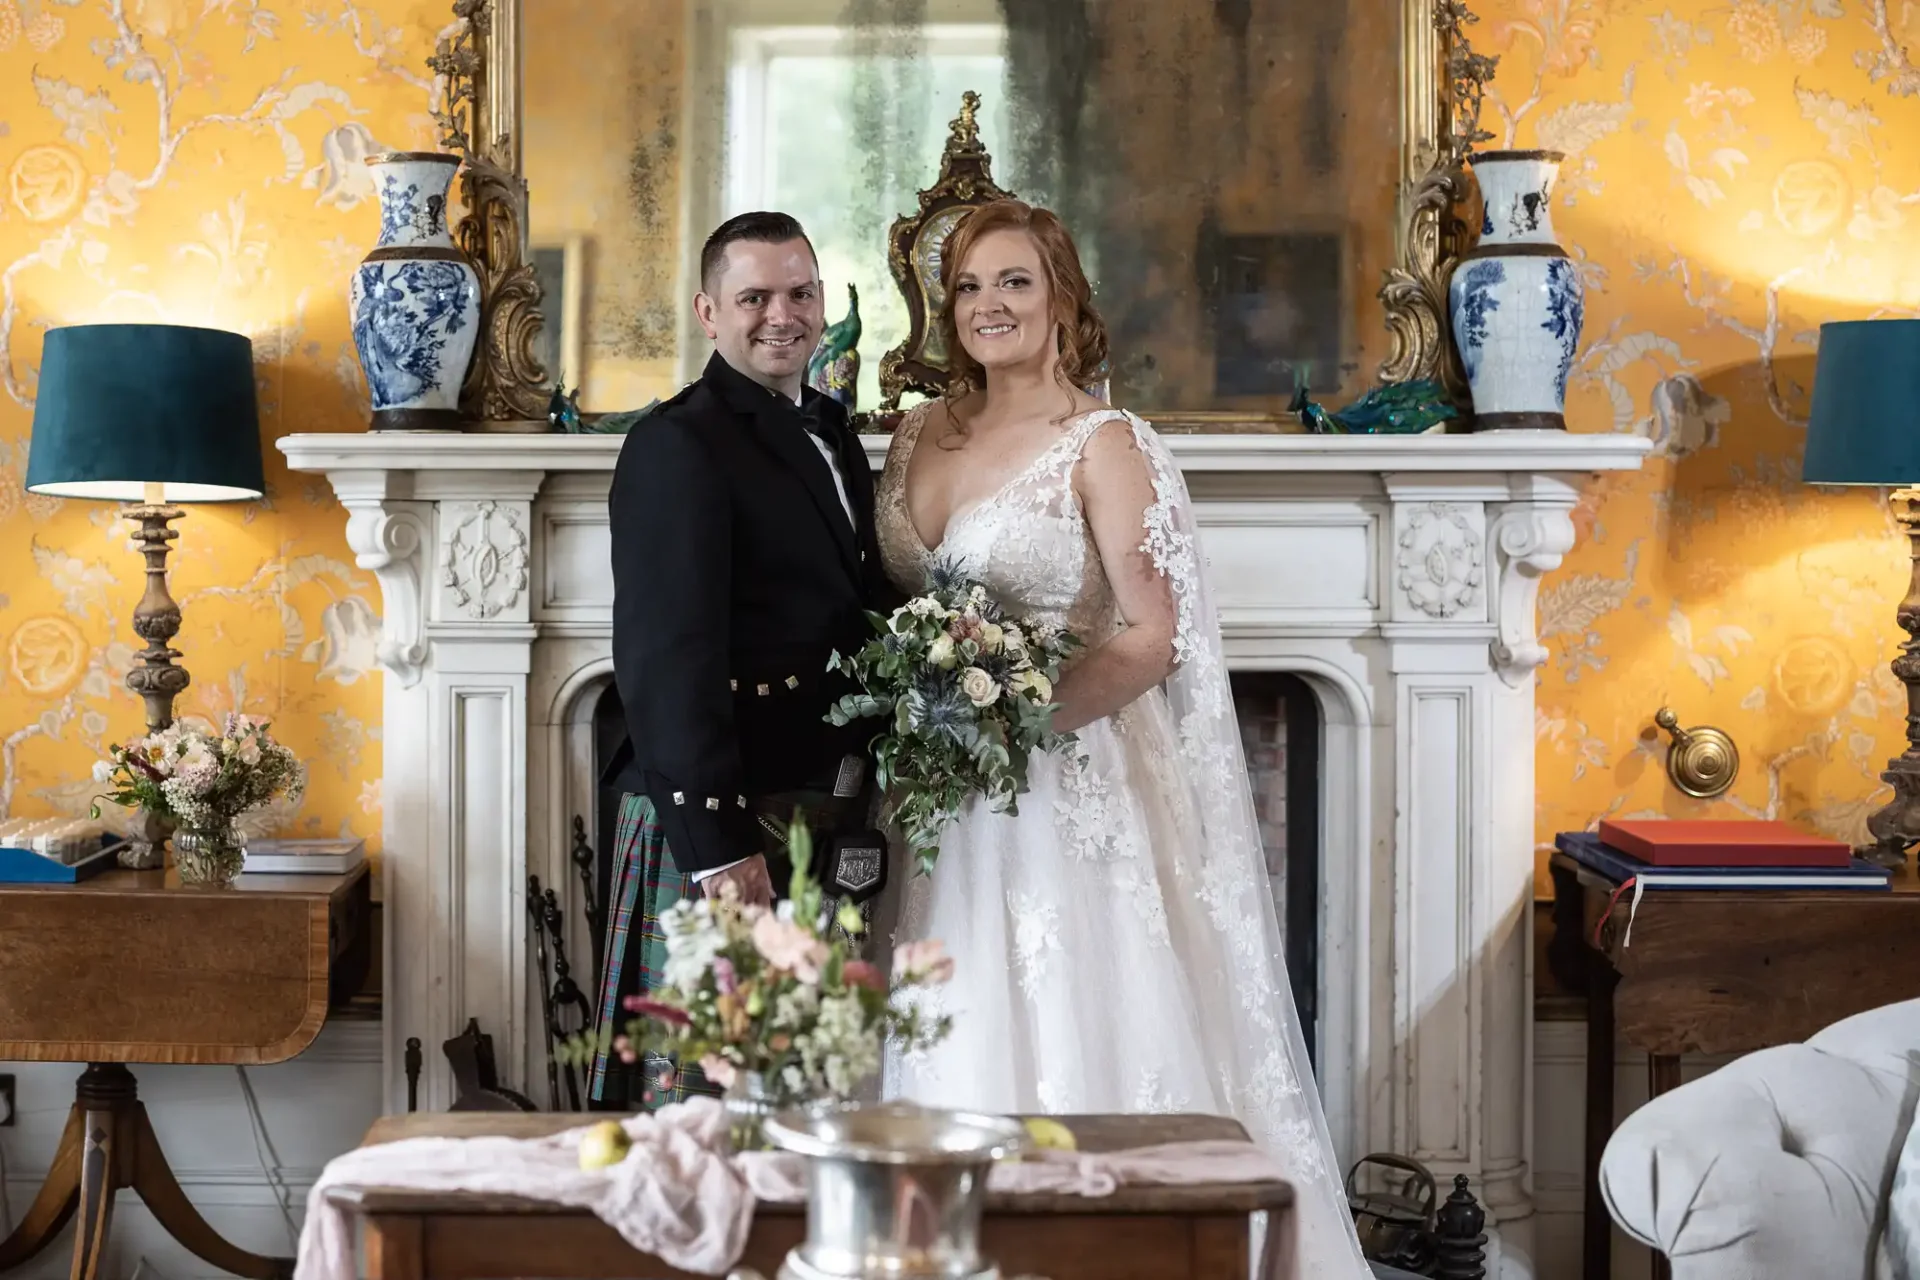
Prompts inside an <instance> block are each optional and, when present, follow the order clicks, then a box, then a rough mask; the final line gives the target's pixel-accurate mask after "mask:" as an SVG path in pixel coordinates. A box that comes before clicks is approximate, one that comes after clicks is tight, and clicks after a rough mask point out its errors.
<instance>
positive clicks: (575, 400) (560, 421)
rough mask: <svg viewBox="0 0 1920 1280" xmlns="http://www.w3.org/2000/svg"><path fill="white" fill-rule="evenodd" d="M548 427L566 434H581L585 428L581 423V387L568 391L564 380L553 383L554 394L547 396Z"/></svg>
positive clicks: (550, 429)
mask: <svg viewBox="0 0 1920 1280" xmlns="http://www.w3.org/2000/svg"><path fill="white" fill-rule="evenodd" d="M547 429H548V430H549V431H558V432H563V433H564V434H566V435H579V434H580V432H581V431H582V430H583V428H582V426H581V424H580V388H578V387H575V388H574V389H573V390H572V391H568V390H567V386H566V384H565V383H564V382H555V383H554V384H553V394H552V395H551V396H549V397H547Z"/></svg>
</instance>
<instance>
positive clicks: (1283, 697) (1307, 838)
mask: <svg viewBox="0 0 1920 1280" xmlns="http://www.w3.org/2000/svg"><path fill="white" fill-rule="evenodd" d="M1231 685H1232V689H1233V705H1234V710H1235V712H1236V713H1237V714H1238V716H1239V720H1240V741H1241V744H1242V745H1243V746H1244V748H1245V749H1246V753H1247V774H1248V777H1249V779H1250V780H1251V782H1252V784H1253V806H1254V811H1255V813H1256V814H1257V815H1258V816H1259V820H1260V841H1261V843H1262V844H1263V845H1264V846H1265V849H1266V855H1267V879H1268V883H1269V884H1270V885H1271V886H1272V889H1273V905H1274V910H1275V912H1276V914H1278V916H1279V917H1280V932H1281V936H1282V938H1283V940H1284V945H1285V949H1286V957H1287V978H1288V980H1289V981H1290V982H1291V983H1292V986H1293V1003H1294V1008H1295V1009H1296V1010H1297V1011H1298V1013H1299V1016H1300V1034H1301V1036H1302V1038H1304V1039H1305V1040H1306V1042H1307V1058H1308V1060H1309V1061H1310V1062H1312V1063H1313V1064H1314V1066H1315V1068H1316V1069H1317V1068H1318V1066H1319V1058H1318V1052H1319V1051H1318V1047H1317V1037H1316V1036H1315V1030H1316V1028H1317V1027H1318V1025H1319V1019H1320V1008H1319V991H1320V982H1319V976H1320V699H1319V698H1318V697H1317V696H1315V694H1314V692H1313V689H1312V687H1311V686H1310V685H1308V684H1307V682H1306V681H1305V680H1302V679H1301V678H1300V677H1299V676H1296V675H1290V674H1288V673H1287V672H1284V671H1240V672H1235V673H1233V676H1232V679H1231Z"/></svg>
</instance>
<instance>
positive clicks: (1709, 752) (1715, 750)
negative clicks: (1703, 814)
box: [1653, 707, 1740, 800]
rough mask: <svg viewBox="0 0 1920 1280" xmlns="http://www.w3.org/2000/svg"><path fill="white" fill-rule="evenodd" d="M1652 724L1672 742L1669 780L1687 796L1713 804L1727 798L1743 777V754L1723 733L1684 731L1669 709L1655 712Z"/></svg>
mask: <svg viewBox="0 0 1920 1280" xmlns="http://www.w3.org/2000/svg"><path fill="white" fill-rule="evenodd" d="M1653 722H1654V723H1655V724H1657V725H1659V726H1660V727H1661V728H1662V729H1665V730H1666V731H1667V734H1668V736H1669V737H1671V738H1672V739H1673V745H1672V746H1671V747H1669V748H1668V749H1667V777H1668V778H1670V779H1672V781H1673V785H1674V786H1676V787H1678V788H1680V789H1681V790H1682V791H1684V792H1686V793H1687V794H1688V795H1690V796H1693V797H1695V798H1696V799H1700V800H1711V799H1713V798H1714V797H1715V796H1718V795H1723V794H1725V793H1726V790H1727V788H1729V787H1731V786H1732V785H1733V780H1734V779H1735V778H1737V777H1739V776H1740V751H1739V749H1738V748H1737V747H1735V746H1734V745H1733V739H1732V738H1730V737H1728V736H1727V733H1726V731H1725V730H1724V729H1714V728H1710V727H1708V726H1705V725H1702V726H1700V727H1699V728H1695V729H1682V728H1681V727H1680V718H1679V717H1678V716H1676V715H1674V714H1673V710H1672V708H1670V707H1662V708H1660V710H1658V711H1656V712H1654V715H1653Z"/></svg>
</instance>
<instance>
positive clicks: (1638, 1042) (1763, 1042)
mask: <svg viewBox="0 0 1920 1280" xmlns="http://www.w3.org/2000/svg"><path fill="white" fill-rule="evenodd" d="M1548 866H1549V869H1550V870H1551V872H1552V874H1553V895H1554V906H1553V940H1552V941H1551V942H1550V943H1549V944H1548V947H1547V959H1548V963H1549V964H1550V965H1551V966H1552V969H1553V976H1554V978H1555V979H1556V980H1557V981H1558V982H1559V983H1560V984H1561V985H1562V986H1563V987H1565V988H1566V989H1567V990H1568V991H1571V992H1575V993H1577V994H1583V995H1585V996H1586V998H1587V1116H1586V1148H1587V1149H1586V1204H1585V1218H1586V1220H1585V1224H1584V1244H1583V1248H1582V1258H1583V1265H1582V1274H1583V1275H1584V1276H1585V1278H1586V1280H1608V1277H1609V1276H1610V1275H1611V1266H1612V1252H1613V1223H1612V1219H1611V1218H1610V1217H1609V1216H1608V1214H1607V1207H1606V1203H1605V1201H1604V1200H1602V1199H1601V1196H1600V1154H1601V1152H1602V1150H1603V1149H1604V1148H1605V1147H1606V1145H1607V1139H1608V1138H1609V1137H1610V1136H1612V1134H1613V1060H1614V1053H1615V1047H1616V1045H1617V1044H1621V1043H1624V1044H1627V1045H1629V1046H1631V1047H1632V1048H1635V1049H1639V1050H1642V1051H1644V1052H1645V1053H1646V1054H1647V1055H1648V1060H1647V1066H1648V1077H1649V1079H1648V1084H1649V1088H1650V1091H1651V1092H1652V1094H1653V1096H1655V1097H1658V1096H1659V1095H1661V1094H1663V1093H1665V1092H1666V1091H1667V1090H1669V1089H1671V1088H1673V1087H1674V1086H1675V1085H1677V1084H1679V1083H1680V1055H1681V1054H1683V1053H1714V1054H1725V1053H1750V1052H1752V1051H1753V1050H1755V1049H1766V1048H1771V1047H1772V1046H1774V1045H1780V1044H1794V1043H1797V1042H1799V1041H1802V1040H1805V1039H1807V1038H1808V1037H1809V1036H1811V1035H1813V1033H1814V1032H1816V1031H1819V1030H1820V1029H1821V1028H1822V1027H1825V1026H1828V1025H1830V1024H1832V1023H1835V1022H1838V1021H1840V1019H1842V1018H1848V1017H1852V1016H1853V1015H1854V1014H1856V1013H1865V1012H1866V1011H1867V1010H1869V1009H1877V1008H1879V1007H1880V1006H1882V1005H1887V1004H1894V1003H1897V1002H1898V1001H1901V1000H1912V999H1915V998H1920V876H1916V875H1915V872H1914V867H1913V865H1912V864H1911V863H1909V864H1908V865H1906V866H1904V867H1902V868H1901V869H1900V870H1899V871H1896V872H1895V873H1894V876H1893V890H1892V892H1890V893H1876V892H1869V891H1861V890H1848V889H1841V890H1826V891H1824V892H1821V891H1813V892H1808V891H1800V890H1772V889H1737V890H1736V889H1729V890H1709V891H1698V892H1689V891H1685V890H1676V889H1657V890H1655V889H1650V890H1648V891H1647V892H1646V893H1644V894H1643V895H1641V898H1640V906H1639V909H1638V910H1637V911H1635V910H1634V909H1633V906H1632V895H1631V891H1629V892H1628V893H1625V894H1620V895H1619V901H1618V903H1617V904H1616V905H1613V906H1612V908H1611V912H1610V913H1609V904H1610V903H1612V901H1613V899H1614V895H1615V892H1616V890H1618V888H1619V885H1618V884H1617V883H1616V882H1615V881H1612V880H1609V879H1608V878H1606V877H1605V876H1603V875H1601V874H1600V873H1599V872H1597V871H1594V870H1592V869H1591V868H1589V867H1587V866H1585V865H1583V864H1581V863H1579V862H1577V861H1575V860H1574V859H1572V858H1570V857H1568V856H1567V855H1566V854H1564V853H1555V854H1554V855H1553V858H1552V860H1551V861H1550V862H1549V864H1548ZM1630 915H1631V918H1632V921H1633V937H1632V941H1631V945H1629V943H1628V939H1627V921H1628V918H1629V916H1630ZM1603 922H1604V923H1603ZM1668 1274H1669V1270H1668V1266H1667V1260H1666V1258H1665V1257H1664V1256H1662V1255H1659V1254H1656V1255H1655V1258H1654V1275H1655V1276H1656V1277H1665V1276H1667V1275H1668Z"/></svg>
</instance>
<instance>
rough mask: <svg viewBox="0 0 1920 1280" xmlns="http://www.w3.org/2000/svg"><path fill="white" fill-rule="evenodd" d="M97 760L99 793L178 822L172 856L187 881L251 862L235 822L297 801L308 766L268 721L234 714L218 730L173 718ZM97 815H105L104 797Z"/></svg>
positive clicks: (231, 874) (232, 873) (216, 877)
mask: <svg viewBox="0 0 1920 1280" xmlns="http://www.w3.org/2000/svg"><path fill="white" fill-rule="evenodd" d="M108 750H109V756H108V758H107V759H105V760H101V761H99V762H98V763H96V764H95V765H94V766H93V777H94V781H96V782H99V783H101V784H103V785H106V786H109V787H111V788H112V790H110V791H108V792H107V793H106V794H105V795H103V796H101V797H99V799H100V800H111V801H113V802H114V803H115V804H118V805H123V806H126V807H128V808H133V809H139V810H141V811H142V812H144V813H147V814H151V815H153V816H154V817H157V818H159V819H161V820H163V821H164V822H165V823H166V824H167V825H168V826H170V827H172V828H173V861H174V867H175V869H176V870H177V871H178V872H179V873H180V882H181V883H182V884H206V885H229V884H232V883H233V882H234V880H235V878H237V877H238V876H239V874H240V869H241V867H242V866H244V865H245V863H246V856H247V849H246V843H245V841H244V840H242V839H241V837H240V834H239V832H238V831H237V830H236V829H235V827H234V823H235V821H236V820H237V819H238V818H240V817H241V816H242V815H244V814H247V813H251V812H253V811H254V810H255V809H259V808H263V807H265V806H266V805H268V804H271V803H272V802H273V801H274V800H276V799H280V798H283V797H284V798H285V799H286V800H287V801H288V802H289V803H294V802H297V801H298V800H299V799H300V795H301V792H302V791H304V790H305V788H306V782H307V772H306V769H305V768H304V767H303V766H302V765H301V763H300V761H299V758H298V757H296V756H295V755H294V754H293V752H292V751H290V750H288V749H287V748H286V747H285V746H283V745H281V744H280V743H278V742H276V741H274V739H273V735H272V734H271V733H269V732H268V731H267V721H266V720H264V719H262V718H260V717H258V716H248V715H239V714H237V713H229V714H228V715H227V717H226V721H225V723H224V724H223V725H222V727H221V729H220V731H219V732H218V733H215V732H213V731H212V730H211V729H203V728H200V727H198V726H197V725H194V724H189V723H187V722H184V721H175V722H174V723H173V724H171V725H169V726H168V727H167V728H165V729H162V730H160V731H159V732H158V733H152V734H148V735H147V736H146V737H144V738H141V739H138V740H137V741H135V742H133V743H130V744H128V745H125V746H122V745H120V744H117V743H116V744H115V745H113V746H112V747H110V748H109V749H108ZM91 812H92V816H94V817H95V818H98V817H99V816H100V805H99V801H98V800H96V801H95V803H94V804H93V806H92V810H91Z"/></svg>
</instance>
